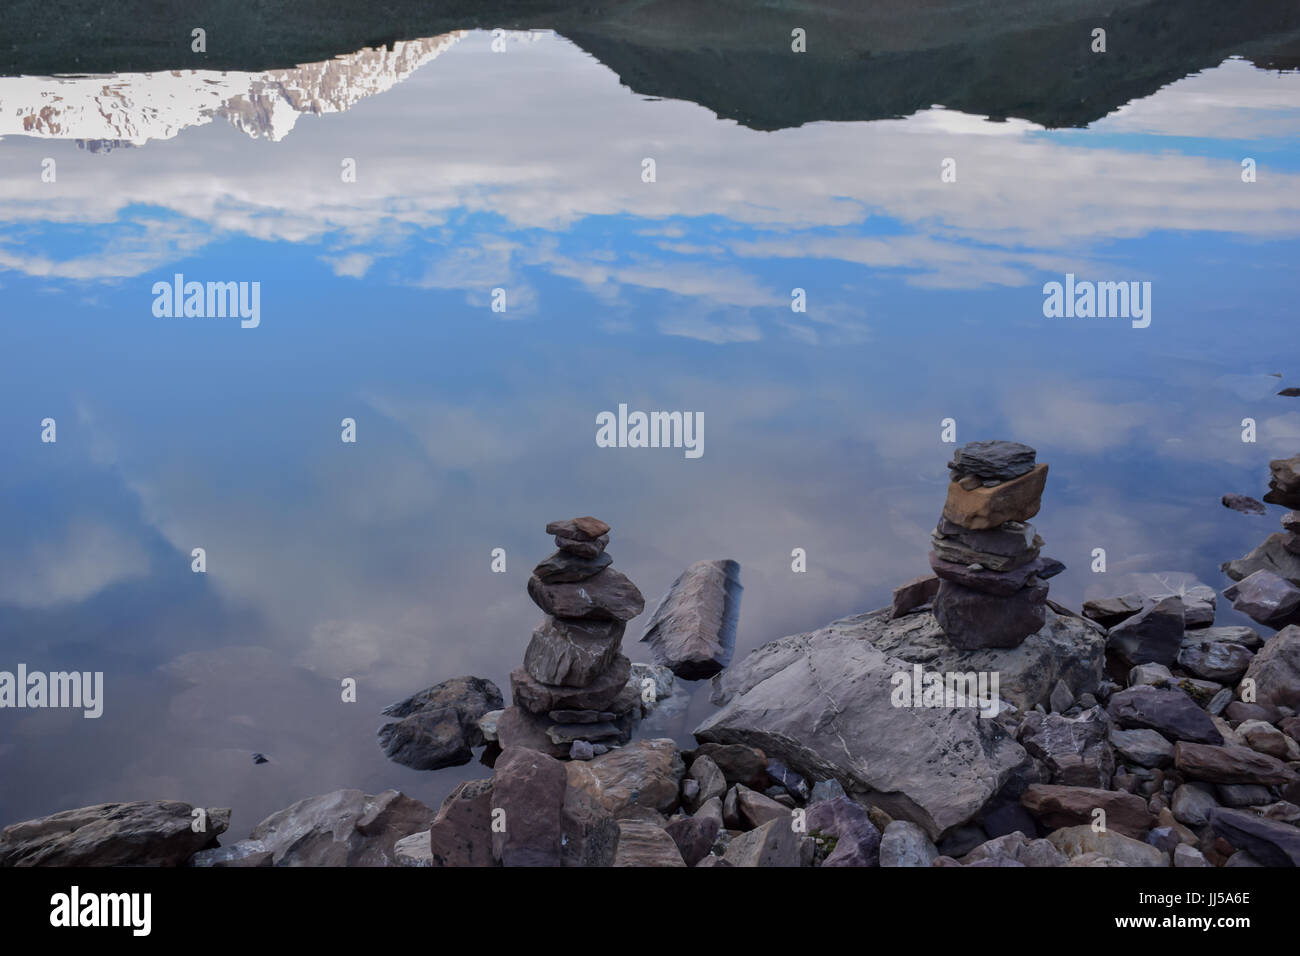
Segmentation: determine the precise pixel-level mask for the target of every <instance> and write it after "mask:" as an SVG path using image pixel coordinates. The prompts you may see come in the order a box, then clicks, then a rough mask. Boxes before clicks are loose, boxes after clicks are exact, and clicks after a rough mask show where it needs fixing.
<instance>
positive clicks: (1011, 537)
mask: <svg viewBox="0 0 1300 956" xmlns="http://www.w3.org/2000/svg"><path fill="white" fill-rule="evenodd" d="M930 540H931V542H932V544H933V546H934V552H935V554H937V555H938V556H939V557H940V558H942V559H943V560H945V561H951V562H952V563H954V564H979V565H981V566H983V567H985V568H988V569H990V570H992V571H1010V570H1012V569H1013V568H1018V567H1020V566H1021V565H1024V564H1028V563H1029V562H1030V561H1033V560H1034V559H1036V558H1037V557H1038V553H1039V550H1040V549H1041V548H1042V546H1043V539H1042V538H1040V537H1039V536H1038V535H1037V534H1036V533H1035V532H1034V526H1033V525H1031V524H1028V523H1026V522H1021V521H1008V522H1006V523H1004V524H1002V525H1000V526H999V527H997V528H991V529H989V530H987V531H970V530H968V529H966V528H963V527H961V526H960V525H956V524H953V523H952V522H951V521H948V520H946V519H941V520H940V521H939V526H938V527H937V528H936V529H935V532H934V534H933V535H931V536H930Z"/></svg>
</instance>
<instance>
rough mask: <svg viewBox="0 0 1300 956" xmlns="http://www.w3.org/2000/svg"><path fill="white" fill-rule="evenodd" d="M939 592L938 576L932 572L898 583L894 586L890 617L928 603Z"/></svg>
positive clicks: (901, 614) (897, 616)
mask: <svg viewBox="0 0 1300 956" xmlns="http://www.w3.org/2000/svg"><path fill="white" fill-rule="evenodd" d="M938 593H939V578H938V577H937V576H936V575H933V574H923V575H921V576H920V577H919V578H912V580H910V581H907V582H905V583H903V584H900V585H899V586H898V587H896V588H894V604H893V609H892V611H891V613H890V615H889V616H890V618H891V619H892V618H899V617H902V616H903V615H904V614H906V613H907V612H908V611H913V610H915V609H916V608H918V607H920V606H921V605H923V604H929V603H930V602H931V601H933V600H934V596H935V595H936V594H938Z"/></svg>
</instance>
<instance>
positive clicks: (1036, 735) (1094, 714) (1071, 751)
mask: <svg viewBox="0 0 1300 956" xmlns="http://www.w3.org/2000/svg"><path fill="white" fill-rule="evenodd" d="M1110 730H1111V724H1110V718H1109V717H1108V716H1107V715H1106V712H1105V711H1104V710H1102V709H1101V708H1100V707H1093V708H1092V709H1090V710H1087V711H1084V712H1083V713H1081V714H1079V716H1077V717H1065V716H1062V715H1061V714H1042V713H1039V712H1038V711H1036V710H1031V711H1029V712H1028V713H1027V714H1025V718H1024V720H1022V721H1021V723H1020V726H1019V727H1018V728H1016V739H1017V740H1019V741H1020V746H1022V747H1024V748H1025V750H1027V751H1029V753H1030V754H1031V755H1032V756H1034V757H1036V758H1038V759H1039V760H1041V761H1043V763H1044V764H1046V765H1047V768H1048V769H1049V770H1050V771H1051V772H1052V782H1053V783H1058V784H1065V785H1068V786H1074V787H1103V788H1104V787H1107V786H1109V785H1110V778H1111V777H1112V776H1113V775H1114V773H1115V757H1114V754H1113V753H1112V752H1111V749H1110V744H1109V743H1108V742H1107V738H1108V737H1109V735H1110ZM960 855H961V854H949V856H960Z"/></svg>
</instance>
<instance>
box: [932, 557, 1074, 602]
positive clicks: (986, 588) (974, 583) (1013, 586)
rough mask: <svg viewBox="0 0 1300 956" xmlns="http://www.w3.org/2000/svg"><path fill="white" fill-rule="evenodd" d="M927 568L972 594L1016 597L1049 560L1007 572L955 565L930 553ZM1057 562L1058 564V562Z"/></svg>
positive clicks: (970, 565)
mask: <svg viewBox="0 0 1300 956" xmlns="http://www.w3.org/2000/svg"><path fill="white" fill-rule="evenodd" d="M929 558H930V568H931V569H932V570H933V571H934V573H935V575H936V576H937V577H939V578H942V579H943V580H944V581H951V582H952V583H954V584H960V585H961V586H962V587H965V588H970V589H971V590H973V591H982V592H983V593H985V594H996V595H1000V596H1002V597H1007V596H1009V595H1012V594H1015V593H1016V592H1017V591H1019V590H1021V589H1022V588H1024V587H1025V585H1026V584H1028V583H1029V578H1030V576H1031V575H1037V574H1039V573H1040V572H1043V571H1046V570H1048V568H1049V567H1051V566H1052V559H1051V558H1043V557H1039V558H1035V559H1034V560H1033V561H1030V562H1029V563H1028V564H1022V565H1021V566H1020V567H1018V568H1012V569H1011V570H1010V571H991V570H989V569H988V568H985V567H982V566H978V565H975V564H957V563H956V562H954V561H945V560H944V559H943V558H941V557H939V555H937V554H935V553H934V552H933V551H931V552H930V555H929ZM1057 563H1059V562H1057Z"/></svg>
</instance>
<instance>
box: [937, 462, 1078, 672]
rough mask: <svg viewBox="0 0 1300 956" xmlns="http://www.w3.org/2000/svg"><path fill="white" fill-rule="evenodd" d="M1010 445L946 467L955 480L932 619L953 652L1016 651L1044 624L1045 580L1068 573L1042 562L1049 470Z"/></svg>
mask: <svg viewBox="0 0 1300 956" xmlns="http://www.w3.org/2000/svg"><path fill="white" fill-rule="evenodd" d="M1036 456H1037V452H1035V451H1034V449H1032V448H1030V447H1029V446H1028V445H1021V444H1019V443H1018V442H1010V441H979V442H971V443H970V444H968V445H966V446H964V447H962V448H960V449H958V450H957V453H956V454H955V455H954V456H953V460H952V461H951V462H949V463H948V467H949V469H951V471H952V481H951V482H950V483H949V485H948V500H947V501H946V502H945V503H944V506H943V516H942V517H941V518H940V519H939V526H938V527H937V528H936V529H935V532H934V535H933V536H932V537H933V542H934V550H932V551H931V552H930V567H931V568H932V569H933V570H934V573H935V574H936V575H937V576H938V578H939V589H938V592H937V594H936V595H935V598H934V615H935V617H936V618H937V619H938V621H939V626H940V627H942V628H943V631H944V634H945V635H946V636H947V638H948V640H949V642H950V643H952V644H953V645H954V646H955V647H959V648H964V649H973V648H980V647H1016V646H1018V645H1019V644H1020V643H1021V642H1022V641H1023V640H1024V639H1025V638H1026V637H1028V636H1029V635H1030V634H1033V633H1035V632H1036V631H1038V630H1039V629H1040V628H1041V627H1042V626H1043V624H1044V623H1045V620H1046V611H1045V607H1046V604H1047V583H1046V581H1047V579H1048V578H1050V577H1052V576H1053V575H1055V574H1059V573H1060V572H1061V571H1063V570H1065V565H1063V564H1061V563H1060V562H1059V561H1056V560H1055V559H1053V558H1046V557H1041V556H1040V553H1039V552H1040V551H1041V549H1042V547H1043V539H1042V538H1040V537H1039V536H1038V535H1037V534H1036V533H1035V532H1034V526H1033V525H1031V524H1029V519H1030V518H1032V517H1033V516H1034V515H1036V514H1038V508H1039V505H1040V504H1041V503H1042V497H1043V486H1044V485H1045V484H1046V483H1047V465H1046V464H1041V465H1040V464H1036V463H1035V458H1036Z"/></svg>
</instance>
